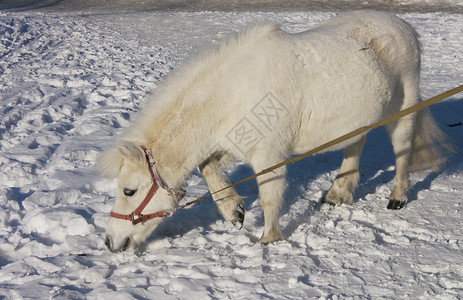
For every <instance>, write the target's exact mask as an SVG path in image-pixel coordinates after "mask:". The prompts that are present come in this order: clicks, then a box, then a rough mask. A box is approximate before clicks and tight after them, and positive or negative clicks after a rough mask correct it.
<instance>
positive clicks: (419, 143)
mask: <svg viewBox="0 0 463 300" xmlns="http://www.w3.org/2000/svg"><path fill="white" fill-rule="evenodd" d="M447 140H448V138H447V136H446V135H445V133H444V132H442V130H441V129H440V128H439V126H438V125H437V124H436V122H435V121H434V118H433V117H432V116H431V114H430V112H429V110H428V109H424V110H421V111H420V112H418V115H417V118H416V126H415V133H414V136H413V144H412V147H413V148H412V156H411V163H410V169H411V170H412V171H421V170H425V169H429V168H432V169H434V170H438V169H440V168H441V167H442V165H443V164H444V163H445V162H446V160H447V157H448V155H449V154H450V153H454V152H455V151H454V149H453V147H452V146H451V145H450V144H449V143H448V142H447Z"/></svg>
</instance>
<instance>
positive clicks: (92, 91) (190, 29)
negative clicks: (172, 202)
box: [0, 4, 463, 299]
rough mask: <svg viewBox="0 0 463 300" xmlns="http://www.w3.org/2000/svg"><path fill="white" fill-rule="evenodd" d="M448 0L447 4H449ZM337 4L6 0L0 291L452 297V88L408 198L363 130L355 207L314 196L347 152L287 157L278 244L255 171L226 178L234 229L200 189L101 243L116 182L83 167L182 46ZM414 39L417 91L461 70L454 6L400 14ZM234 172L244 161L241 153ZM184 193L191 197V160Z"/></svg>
mask: <svg viewBox="0 0 463 300" xmlns="http://www.w3.org/2000/svg"><path fill="white" fill-rule="evenodd" d="M455 5H458V4H455ZM334 14H335V13H333V12H257V11H254V12H181V11H177V12H169V11H157V12H132V13H122V12H111V13H98V14H95V13H88V12H85V13H82V12H78V11H66V12H60V13H57V12H54V13H50V12H46V11H23V12H10V11H3V12H2V11H0V116H1V117H0V153H1V155H0V221H1V225H0V268H1V269H0V298H1V297H2V296H4V297H5V298H8V299H21V298H41V299H46V298H53V299H55V298H56V299H82V298H88V299H154V298H161V299H223V298H225V299H262V298H276V299H302V298H309V297H314V298H322V299H323V298H325V299H358V298H373V299H377V298H396V299H397V298H401V299H402V298H410V299H419V298H422V299H431V298H432V299H460V298H461V297H463V296H462V295H463V226H462V225H463V213H462V210H463V205H462V198H463V154H462V153H463V139H462V136H463V125H462V126H449V125H457V124H461V122H463V99H462V98H463V95H461V94H460V95H457V96H455V97H452V98H451V99H448V100H446V101H444V102H442V103H440V104H437V105H435V106H433V107H432V108H431V110H432V112H433V115H434V116H435V117H436V119H437V121H438V122H439V123H440V124H441V126H442V128H443V130H444V131H445V132H446V133H447V134H448V135H449V136H450V139H451V141H452V142H453V144H454V146H455V148H456V149H457V150H458V151H459V154H457V155H455V156H453V157H452V158H451V159H450V161H449V164H448V165H447V166H446V168H445V169H443V170H442V171H440V172H437V173H432V172H428V173H423V174H414V175H413V176H412V181H413V183H414V187H413V188H412V189H411V190H410V192H409V202H408V204H407V206H406V208H405V209H403V210H401V211H388V210H387V209H386V205H387V202H388V200H387V196H388V195H389V193H390V192H391V188H392V178H393V175H394V167H393V163H394V159H393V155H392V152H391V149H390V146H389V142H388V141H387V138H386V135H385V133H384V130H382V129H380V130H376V131H373V132H371V133H370V135H369V139H368V141H367V145H366V148H365V150H364V157H363V158H362V161H361V173H362V177H361V182H360V185H359V188H358V190H357V192H356V199H357V200H356V201H355V203H354V204H353V205H352V206H340V207H335V208H331V207H328V206H325V205H320V203H319V199H320V198H321V196H322V194H323V192H324V191H326V190H327V189H328V188H329V187H330V184H331V182H332V181H333V179H334V177H335V176H336V173H337V169H338V167H339V164H340V162H341V158H342V153H341V152H333V153H327V154H323V155H316V156H314V157H310V158H308V159H306V160H304V161H302V162H299V163H297V164H296V165H291V166H290V167H289V172H288V173H289V174H288V178H289V180H288V188H287V191H286V194H285V202H284V205H283V207H282V211H281V216H280V220H281V224H282V227H283V231H284V234H285V235H286V237H287V240H286V241H282V242H278V243H275V244H271V245H268V246H263V245H260V244H258V243H256V241H257V240H258V237H259V235H260V233H261V231H262V228H263V216H262V211H261V209H260V206H259V203H258V199H257V194H256V193H257V187H256V184H255V182H251V183H246V184H243V185H242V186H239V187H238V189H237V190H238V192H239V193H240V194H241V195H243V196H245V197H246V203H245V209H246V211H247V214H246V219H245V223H244V227H243V229H242V230H241V231H238V230H236V229H235V228H234V227H233V225H231V224H229V223H227V222H225V221H223V220H222V219H221V217H220V216H219V214H218V212H217V210H216V208H215V206H214V204H213V203H212V201H210V200H209V201H205V202H204V203H201V204H199V205H196V206H194V207H191V208H188V209H185V210H182V211H179V212H178V213H177V214H176V215H174V216H173V217H172V218H170V219H167V220H166V221H165V222H164V223H163V224H162V225H161V226H160V227H159V228H158V229H157V230H156V231H155V232H154V234H153V235H152V236H151V237H150V238H149V239H148V241H147V242H146V243H145V244H143V245H141V247H139V248H138V249H137V250H136V251H135V252H129V253H120V254H112V253H110V252H109V251H107V250H106V248H105V246H104V229H105V223H106V222H107V220H108V216H109V212H110V210H111V207H112V204H113V197H114V196H115V195H114V192H115V183H114V182H113V181H109V180H105V179H100V178H99V177H98V176H97V175H96V173H95V171H94V169H93V165H94V162H95V157H96V155H97V153H98V151H99V150H100V149H102V148H103V147H105V145H108V144H109V143H111V141H112V140H113V139H114V138H115V136H116V135H117V134H118V133H120V132H121V131H122V130H123V128H124V127H126V126H128V124H129V122H130V118H131V116H132V115H133V113H134V112H135V111H137V109H138V108H139V107H140V105H141V104H142V103H143V102H144V101H145V99H146V97H147V94H148V93H149V91H151V90H153V89H156V86H157V84H158V83H159V82H160V81H161V80H162V78H163V76H164V75H166V74H167V73H168V72H169V71H171V70H172V69H173V68H175V67H176V66H177V65H179V64H181V62H182V60H184V59H185V58H186V57H187V56H188V54H190V53H194V52H196V51H199V49H201V48H202V47H204V45H209V44H210V43H211V41H212V42H217V41H218V40H220V38H221V37H223V36H224V35H226V34H227V33H229V32H233V31H238V30H240V29H242V28H243V27H245V26H246V25H248V24H252V23H256V22H259V21H263V20H275V21H278V22H280V23H282V25H283V28H284V29H286V30H288V31H291V32H296V31H301V30H304V29H307V28H309V27H311V26H313V25H315V24H317V23H319V22H320V21H322V20H325V19H327V18H329V17H331V16H333V15H334ZM401 16H402V17H403V18H404V19H405V20H407V21H408V22H409V23H411V24H412V25H414V26H415V27H416V29H417V31H418V32H419V33H420V35H421V41H422V43H423V48H424V56H423V71H422V93H423V96H424V97H425V98H427V97H430V96H433V95H435V94H437V93H439V92H441V91H444V90H447V89H449V88H452V87H455V86H457V85H460V84H462V83H463V76H462V74H463V64H462V61H463V39H462V38H461V37H462V36H463V15H460V14H449V13H442V12H434V13H426V14H421V13H407V14H401ZM228 173H229V175H230V176H231V178H232V181H236V180H238V179H241V178H243V177H245V176H248V175H249V174H250V169H249V168H248V167H246V166H245V165H242V164H239V163H238V164H237V165H236V168H234V169H231V170H229V171H228ZM185 188H186V189H187V191H188V196H187V199H186V201H188V200H192V199H194V198H195V197H197V196H200V195H203V194H204V193H205V192H206V191H207V187H206V184H205V182H204V180H203V179H202V177H201V176H200V175H199V173H197V172H195V173H194V174H192V175H191V177H190V178H188V180H187V184H186V187H185Z"/></svg>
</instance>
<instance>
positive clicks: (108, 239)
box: [104, 235, 130, 252]
mask: <svg viewBox="0 0 463 300" xmlns="http://www.w3.org/2000/svg"><path fill="white" fill-rule="evenodd" d="M104 244H105V245H106V247H107V248H108V250H109V251H111V252H122V251H125V250H127V249H128V248H129V246H130V238H126V239H125V241H124V242H123V243H122V244H121V245H120V246H119V247H117V248H115V247H114V244H113V242H112V239H111V237H110V236H109V235H106V238H105V242H104Z"/></svg>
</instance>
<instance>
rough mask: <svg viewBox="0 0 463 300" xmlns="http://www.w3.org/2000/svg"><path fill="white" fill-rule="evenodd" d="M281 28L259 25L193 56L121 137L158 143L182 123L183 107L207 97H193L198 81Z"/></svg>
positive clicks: (165, 82)
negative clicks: (250, 43) (170, 128)
mask: <svg viewBox="0 0 463 300" xmlns="http://www.w3.org/2000/svg"><path fill="white" fill-rule="evenodd" d="M279 30H280V27H279V25H278V24H275V23H263V24H259V25H256V26H253V27H250V28H248V29H247V30H245V31H243V32H240V33H237V34H234V35H232V36H230V37H228V38H227V39H225V40H224V41H222V42H221V43H220V44H219V45H218V46H214V47H211V48H210V49H208V50H207V51H205V52H203V53H201V54H200V55H199V56H194V57H192V58H190V59H189V61H188V62H187V64H186V65H185V66H182V67H181V68H179V69H178V70H174V71H173V74H169V75H168V78H167V79H166V80H164V82H163V83H162V84H161V85H160V86H159V87H158V89H157V91H155V92H154V93H153V94H152V95H151V97H150V99H149V100H148V101H147V102H146V103H145V105H144V106H143V108H142V109H141V110H140V112H139V113H138V115H136V116H135V119H134V120H133V121H132V123H131V125H130V127H129V128H127V130H126V131H125V133H124V134H123V136H122V137H121V139H122V140H127V141H131V142H136V143H140V144H146V145H147V144H151V143H152V142H154V141H155V140H156V139H157V138H158V137H159V135H160V134H161V131H164V130H166V129H168V128H166V126H169V125H170V126H176V125H179V124H178V123H179V122H181V120H182V115H183V110H185V109H188V107H189V106H190V105H192V104H193V103H192V102H194V104H195V105H198V104H199V103H201V100H206V99H198V98H195V97H190V96H191V95H189V93H190V92H191V90H192V89H193V88H194V87H195V85H196V84H198V83H199V82H204V81H205V79H206V78H207V77H208V76H210V75H211V74H213V73H214V71H215V70H217V69H218V68H219V66H220V65H221V64H224V63H226V62H227V60H229V59H230V58H232V57H234V56H236V55H239V53H240V49H244V48H246V46H247V45H248V44H249V42H250V41H252V40H255V39H256V38H259V37H262V36H265V35H269V34H272V33H274V32H276V31H279ZM174 118H177V120H176V122H171V121H172V120H173V119H174ZM168 132H169V131H168V130H167V133H168Z"/></svg>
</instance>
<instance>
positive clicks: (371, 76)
mask: <svg viewBox="0 0 463 300" xmlns="http://www.w3.org/2000/svg"><path fill="white" fill-rule="evenodd" d="M419 77H420V44H419V42H418V39H417V34H416V32H415V31H414V30H413V29H412V28H411V27H410V26H409V25H408V24H407V23H406V22H404V21H403V20H401V19H399V18H398V17H396V16H394V15H392V14H389V13H384V12H374V11H361V12H353V13H349V14H346V15H344V16H341V17H336V18H333V19H331V20H329V21H326V22H324V23H322V24H321V25H319V26H317V27H315V28H313V29H311V30H308V31H305V32H301V33H298V34H289V33H286V32H284V31H282V30H280V29H279V28H278V26H276V25H270V24H264V25H259V26H256V27H253V28H251V29H248V30H246V31H245V32H243V33H242V34H239V35H237V36H234V37H233V38H230V39H228V40H227V41H225V42H224V43H222V44H221V45H220V46H218V47H216V48H213V49H212V50H209V51H207V52H205V53H204V54H203V55H202V56H200V57H196V58H195V59H194V60H193V61H192V62H191V63H190V64H188V65H187V66H186V67H184V68H182V69H181V70H180V71H176V72H175V74H174V75H172V76H170V78H169V79H168V80H167V81H166V82H164V84H163V86H162V87H160V88H159V89H158V91H157V93H156V94H155V95H153V97H152V99H151V100H150V101H149V102H148V103H146V105H145V107H144V109H143V110H142V111H141V112H140V113H139V115H138V116H137V117H136V120H135V121H134V122H133V123H132V124H131V126H130V127H129V128H128V129H127V130H126V132H125V134H124V135H123V136H122V137H121V139H119V141H118V142H117V144H116V145H115V146H113V147H112V148H109V149H107V150H106V151H104V152H103V153H102V154H101V155H100V156H99V158H98V160H97V168H98V169H99V171H100V173H101V174H102V175H103V176H106V177H110V178H115V177H117V186H118V195H117V198H116V201H115V205H114V207H113V212H112V214H111V218H110V219H109V222H108V225H107V229H106V234H107V235H106V242H105V244H106V245H107V247H108V248H109V250H111V251H113V252H116V251H124V250H126V249H129V248H133V247H134V246H135V245H136V244H137V243H139V242H141V241H143V240H144V239H145V238H146V237H147V236H148V234H150V233H151V232H152V230H153V229H154V228H155V227H156V226H157V225H158V224H159V223H160V222H161V221H162V218H158V217H161V216H164V215H165V214H167V213H168V212H169V211H171V210H172V209H174V208H175V207H176V205H177V201H178V200H179V198H181V196H182V193H181V191H180V188H181V187H182V185H183V183H184V180H185V178H186V177H187V176H188V175H189V174H190V173H191V172H192V171H193V170H194V169H195V168H196V167H198V166H199V169H200V171H201V173H202V174H203V175H204V178H205V179H206V181H207V184H208V186H209V188H210V190H211V191H216V190H218V189H220V188H222V187H224V186H226V185H227V180H226V178H224V175H223V173H222V172H221V171H220V168H221V167H222V166H224V165H226V164H227V163H229V162H230V161H232V160H235V159H239V160H242V161H245V162H247V163H249V164H250V165H251V166H252V168H253V169H254V171H256V172H258V171H261V170H263V169H265V168H267V167H269V166H272V165H274V164H276V163H278V162H280V161H282V160H284V159H285V158H287V157H288V156H290V155H294V154H298V153H302V152H305V151H307V150H310V149H312V148H315V147H316V146H319V145H321V144H323V143H326V142H328V141H330V140H332V139H334V138H337V137H339V136H341V135H343V134H345V133H347V132H350V131H352V130H354V129H357V128H358V127H361V126H365V125H370V124H372V123H375V122H377V121H379V120H380V119H382V118H384V117H387V116H388V115H391V114H393V113H395V112H397V111H399V110H401V109H404V108H407V107H409V106H412V105H414V104H416V103H418V102H420V101H421V98H420V93H419V88H418V87H419ZM387 130H388V133H389V135H390V139H391V142H392V145H393V150H394V153H395V155H396V175H395V178H394V188H393V191H392V193H391V195H390V202H389V205H388V208H390V209H400V208H402V207H403V205H404V203H405V202H406V201H407V197H406V190H407V188H409V186H410V183H409V179H408V176H409V174H408V169H409V165H410V167H414V168H415V169H416V168H424V167H433V168H437V167H439V165H440V163H441V162H442V159H441V157H442V156H441V151H440V150H441V146H440V145H444V144H443V134H442V132H441V131H440V130H439V129H438V127H437V126H436V124H435V122H434V121H433V119H432V117H431V116H430V114H429V113H428V111H421V112H419V113H418V114H413V115H409V116H407V117H404V118H402V119H400V120H398V121H396V122H395V123H393V124H390V125H388V126H387ZM365 139H366V135H363V136H359V137H356V138H352V139H351V140H348V141H346V142H344V143H342V144H340V145H337V146H336V147H333V148H331V149H329V150H336V149H341V148H345V150H344V153H345V154H344V160H343V162H342V165H341V168H340V171H339V174H338V176H337V177H336V179H335V181H334V183H333V185H332V187H331V188H330V190H329V191H328V192H327V194H326V196H325V197H324V199H323V200H324V201H325V202H327V203H331V204H333V205H339V204H342V203H347V204H350V203H352V200H353V196H352V194H353V191H354V189H355V186H356V185H357V182H358V180H359V172H358V165H359V159H360V155H361V152H362V148H363V145H364V143H365ZM145 149H147V150H148V152H149V150H151V151H152V153H153V154H152V156H150V154H147V152H146V151H145ZM153 157H154V161H155V163H154V161H153ZM150 160H151V163H149V161H150ZM285 172H286V169H285V167H281V168H279V169H277V170H275V171H274V172H271V173H269V174H266V175H264V176H261V177H259V178H258V179H257V182H258V185H259V200H260V203H261V205H262V208H263V210H264V219H265V224H264V231H263V234H262V237H261V239H260V241H261V242H262V243H271V242H274V241H278V240H281V239H283V235H282V233H281V230H280V225H279V223H278V211H279V207H280V204H281V200H282V195H283V191H284V188H285ZM159 187H161V188H159ZM158 188H159V189H158ZM147 194H149V195H148V196H147ZM213 199H214V201H215V203H216V204H217V206H218V209H219V211H220V212H221V214H222V215H223V217H224V218H225V219H226V220H229V221H231V222H232V223H233V224H234V225H235V226H236V227H238V228H241V226H242V223H243V219H244V210H243V207H242V204H243V200H242V198H241V197H240V196H239V195H238V194H237V193H236V192H235V190H234V189H232V188H230V189H227V190H225V191H223V192H221V193H218V194H216V195H214V197H213ZM142 202H143V203H142ZM131 221H133V222H131Z"/></svg>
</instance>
